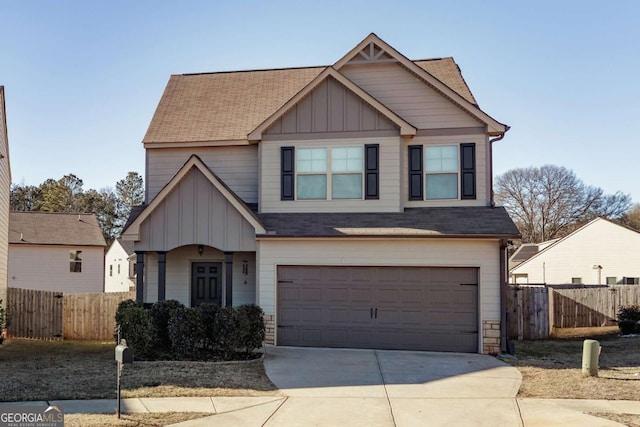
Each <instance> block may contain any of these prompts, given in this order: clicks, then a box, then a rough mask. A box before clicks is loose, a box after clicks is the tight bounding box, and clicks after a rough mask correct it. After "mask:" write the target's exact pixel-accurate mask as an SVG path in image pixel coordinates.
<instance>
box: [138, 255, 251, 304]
mask: <svg viewBox="0 0 640 427" xmlns="http://www.w3.org/2000/svg"><path fill="white" fill-rule="evenodd" d="M244 260H247V261H248V267H249V271H248V274H247V275H246V276H244V275H243V274H242V262H243V261H244ZM193 262H219V263H222V265H223V268H222V272H223V274H222V298H223V299H222V300H223V301H224V298H225V296H224V293H225V286H224V283H225V278H224V274H225V269H224V254H223V253H222V252H220V251H218V250H216V249H214V248H210V247H205V250H204V252H203V254H202V255H199V254H198V247H197V246H185V247H182V248H178V249H174V250H173V251H171V252H168V253H167V258H166V268H167V277H166V298H167V299H168V300H170V299H173V300H177V301H180V302H181V303H183V304H184V305H186V306H190V305H191V264H192V263H193ZM144 268H145V286H144V291H145V292H144V301H145V302H155V301H157V298H158V257H157V255H156V254H155V253H153V252H151V253H149V254H148V255H147V257H146V260H145V266H144ZM245 282H246V283H245ZM232 301H233V305H234V306H238V305H241V304H250V303H255V302H256V256H255V253H254V252H237V253H235V254H234V255H233V295H232Z"/></svg>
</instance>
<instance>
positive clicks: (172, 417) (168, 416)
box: [64, 412, 212, 427]
mask: <svg viewBox="0 0 640 427" xmlns="http://www.w3.org/2000/svg"><path fill="white" fill-rule="evenodd" d="M211 415H212V414H201V413H198V412H163V413H155V414H122V417H121V418H120V419H118V418H116V416H115V415H105V414H100V415H98V414H70V415H65V416H64V425H65V427H85V426H91V427H112V426H116V427H160V426H166V425H169V424H176V423H179V422H182V421H188V420H195V419H197V418H203V417H209V416H211Z"/></svg>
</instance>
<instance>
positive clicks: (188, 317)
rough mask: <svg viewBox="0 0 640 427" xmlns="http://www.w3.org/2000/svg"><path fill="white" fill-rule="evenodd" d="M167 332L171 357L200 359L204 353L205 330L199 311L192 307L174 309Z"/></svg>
mask: <svg viewBox="0 0 640 427" xmlns="http://www.w3.org/2000/svg"><path fill="white" fill-rule="evenodd" d="M168 334H169V339H170V340H171V351H172V353H173V357H174V358H176V359H179V360H200V359H201V358H202V355H203V353H204V351H203V349H204V345H205V331H204V327H203V322H202V315H201V313H200V311H198V310H195V309H192V308H179V309H176V310H174V312H173V316H172V317H171V319H169V323H168Z"/></svg>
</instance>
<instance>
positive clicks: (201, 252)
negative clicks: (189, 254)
mask: <svg viewBox="0 0 640 427" xmlns="http://www.w3.org/2000/svg"><path fill="white" fill-rule="evenodd" d="M203 253H204V246H202V245H198V255H200V256H202V254H203Z"/></svg>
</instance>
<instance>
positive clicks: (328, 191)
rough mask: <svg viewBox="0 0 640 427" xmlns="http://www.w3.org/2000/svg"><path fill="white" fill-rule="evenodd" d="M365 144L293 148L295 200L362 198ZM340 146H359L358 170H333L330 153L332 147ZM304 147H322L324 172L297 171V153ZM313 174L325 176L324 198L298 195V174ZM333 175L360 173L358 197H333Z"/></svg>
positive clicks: (363, 190) (313, 147)
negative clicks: (324, 164) (324, 162)
mask: <svg viewBox="0 0 640 427" xmlns="http://www.w3.org/2000/svg"><path fill="white" fill-rule="evenodd" d="M364 147H365V144H358V145H339V146H335V147H333V146H328V147H327V146H310V147H296V148H295V153H296V154H295V156H296V160H295V178H294V179H295V200H296V201H309V200H312V201H313V200H333V201H336V200H346V201H349V200H364V195H365V194H364V193H365V188H364V184H365V182H364V163H365V150H364ZM340 148H359V149H360V152H361V164H360V170H359V171H335V172H334V171H333V168H332V154H333V150H334V149H340ZM305 149H311V150H312V149H324V150H325V153H326V166H325V171H324V172H299V170H298V169H299V168H298V155H299V151H300V150H305ZM313 175H324V176H325V177H326V193H325V197H324V198H318V199H311V198H309V199H307V198H300V197H299V196H298V176H313ZM333 175H360V197H357V198H343V197H339V198H334V197H333V190H332V181H333V180H332V178H333Z"/></svg>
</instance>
